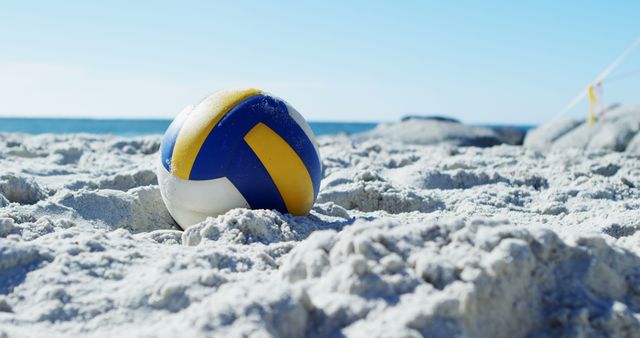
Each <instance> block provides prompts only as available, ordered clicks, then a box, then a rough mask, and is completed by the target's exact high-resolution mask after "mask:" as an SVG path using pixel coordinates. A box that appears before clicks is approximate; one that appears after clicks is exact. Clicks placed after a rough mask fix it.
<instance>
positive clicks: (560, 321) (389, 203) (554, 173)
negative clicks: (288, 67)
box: [0, 134, 640, 337]
mask: <svg viewBox="0 0 640 338" xmlns="http://www.w3.org/2000/svg"><path fill="white" fill-rule="evenodd" d="M409 143H411V142H409ZM409 143H407V142H404V143H403V140H392V141H390V140H388V139H385V138H381V137H375V138H370V139H367V138H362V137H359V138H350V137H347V136H344V135H342V136H340V135H339V136H333V137H321V138H319V144H320V152H321V153H322V156H323V166H324V179H323V182H322V187H321V191H320V194H319V197H318V201H317V203H316V205H315V206H314V208H313V211H312V212H311V215H309V216H308V217H292V216H289V215H283V214H280V213H278V212H275V211H271V210H246V209H236V210H231V211H229V212H228V213H226V214H224V215H221V216H218V217H214V218H209V219H207V220H206V221H205V222H203V223H200V224H198V225H196V226H194V227H192V228H189V230H188V231H185V232H183V231H181V230H180V229H179V228H178V227H177V226H176V224H175V223H174V222H173V220H172V219H171V217H170V215H169V214H168V213H167V211H166V209H165V208H164V205H163V204H162V200H161V197H160V194H159V191H158V187H157V181H156V177H155V174H154V170H155V167H154V165H155V163H157V156H158V154H157V150H158V146H159V137H136V138H120V137H113V136H97V135H58V136H54V135H39V136H27V135H20V134H2V135H0V337H62V336H64V337H87V336H92V337H114V336H122V337H124V336H144V337H156V336H157V337H175V336H180V337H189V336H224V337H237V336H252V337H272V336H273V337H304V336H312V337H314V336H315V337H325V336H333V337H341V336H346V337H420V336H429V337H454V336H462V337H499V336H502V337H526V336H535V337H556V336H572V337H573V336H578V337H599V336H602V337H604V336H617V337H634V336H637V335H638V332H640V331H639V330H640V257H639V256H638V255H639V254H640V232H638V230H639V229H640V223H639V221H638V219H639V217H638V216H639V215H640V212H639V210H640V209H639V208H640V190H638V187H640V164H639V161H638V160H639V157H638V156H635V155H632V154H630V153H624V152H615V151H611V150H609V151H605V150H593V149H590V148H589V147H582V148H579V149H572V148H562V149H555V150H554V149H551V150H549V151H539V150H536V149H532V148H530V147H517V146H510V145H499V146H495V147H490V148H476V147H460V146H458V145H455V144H451V143H446V144H443V143H438V144H409Z"/></svg>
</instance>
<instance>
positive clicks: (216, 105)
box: [171, 88, 262, 180]
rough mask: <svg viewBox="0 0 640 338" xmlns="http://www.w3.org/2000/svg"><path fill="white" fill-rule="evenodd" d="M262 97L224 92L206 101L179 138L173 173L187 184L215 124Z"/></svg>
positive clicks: (254, 91) (246, 92)
mask: <svg viewBox="0 0 640 338" xmlns="http://www.w3.org/2000/svg"><path fill="white" fill-rule="evenodd" d="M260 93H262V91H260V90H258V89H253V88H251V89H243V90H228V91H221V92H218V93H215V94H213V95H211V96H209V97H207V98H206V99H204V101H202V102H201V103H200V104H199V105H198V106H197V107H195V108H194V109H193V110H192V111H191V113H190V114H189V116H188V117H187V119H186V120H185V121H184V124H183V125H182V128H180V132H179V134H178V137H177V138H176V143H175V147H174V148H173V156H172V161H171V173H172V174H174V175H175V176H177V177H179V178H182V179H184V180H188V179H189V174H190V173H191V168H193V163H194V162H195V160H196V157H197V156H198V152H199V151H200V148H201V147H202V144H203V143H204V141H205V140H206V139H207V137H208V136H209V134H210V133H211V132H212V130H213V128H214V127H215V126H216V124H218V122H220V120H221V119H222V118H223V117H224V116H225V114H227V113H228V112H229V111H230V110H231V109H233V107H235V106H236V105H237V104H238V103H240V102H242V101H244V100H246V99H248V98H249V97H251V96H254V95H258V94H260Z"/></svg>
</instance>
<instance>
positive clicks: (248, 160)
mask: <svg viewBox="0 0 640 338" xmlns="http://www.w3.org/2000/svg"><path fill="white" fill-rule="evenodd" d="M233 153H234V155H235V156H233V160H232V161H231V162H229V164H228V167H227V174H226V176H227V178H228V179H229V181H231V183H233V185H234V186H235V187H236V189H238V191H240V193H241V194H242V196H243V197H244V199H245V200H247V202H248V203H249V206H251V208H253V209H276V210H278V211H280V212H287V207H286V205H285V204H284V200H283V199H282V196H281V195H280V192H279V191H278V188H277V187H276V185H275V183H273V180H272V179H271V177H270V176H269V173H268V172H267V169H265V167H264V166H263V165H262V163H261V162H260V160H259V159H258V157H257V156H256V155H255V154H254V153H253V150H252V149H251V148H250V147H249V145H248V144H246V143H245V142H242V143H240V144H239V145H238V146H237V147H236V148H235V149H234V150H233Z"/></svg>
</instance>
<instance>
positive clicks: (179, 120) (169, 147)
mask: <svg viewBox="0 0 640 338" xmlns="http://www.w3.org/2000/svg"><path fill="white" fill-rule="evenodd" d="M188 115H189V114H183V113H181V114H179V115H178V116H177V117H176V118H175V119H174V120H173V122H171V124H170V125H169V128H167V131H166V132H165V133H164V136H163V137H162V142H161V143H160V154H161V158H162V165H163V166H164V168H165V169H167V171H168V172H171V160H172V158H173V148H174V147H175V145H176V140H177V139H178V134H179V133H180V129H181V128H182V125H183V124H184V121H185V120H186V119H187V116H188Z"/></svg>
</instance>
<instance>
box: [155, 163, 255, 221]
mask: <svg viewBox="0 0 640 338" xmlns="http://www.w3.org/2000/svg"><path fill="white" fill-rule="evenodd" d="M157 172H158V184H159V186H160V193H161V194H162V199H163V200H164V203H165V205H166V206H167V209H168V210H169V213H170V214H171V216H173V218H174V219H175V220H176V222H178V224H179V225H180V226H181V227H182V228H183V229H187V228H188V227H190V226H192V225H194V224H196V223H200V222H202V221H204V220H205V219H206V218H207V217H209V216H211V215H219V214H222V213H225V212H226V211H228V210H230V209H234V208H248V207H249V203H247V201H246V200H245V199H244V197H243V196H242V194H241V193H240V192H239V191H238V189H236V187H235V186H234V185H233V183H231V181H229V180H228V179H227V178H226V177H222V178H216V179H213V180H205V181H189V180H183V179H180V178H177V177H175V176H173V175H171V174H170V173H169V172H168V171H167V170H166V169H165V168H164V166H162V164H160V165H159V166H158V168H157Z"/></svg>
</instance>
